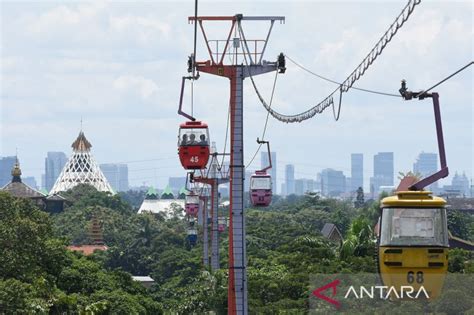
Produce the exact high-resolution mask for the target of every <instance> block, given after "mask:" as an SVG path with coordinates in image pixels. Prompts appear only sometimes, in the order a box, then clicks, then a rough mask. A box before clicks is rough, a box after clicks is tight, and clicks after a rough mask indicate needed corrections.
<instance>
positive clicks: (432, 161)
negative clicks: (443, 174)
mask: <svg viewBox="0 0 474 315" xmlns="http://www.w3.org/2000/svg"><path fill="white" fill-rule="evenodd" d="M437 170H438V154H436V153H424V152H422V153H420V154H419V155H418V158H417V159H416V162H415V163H413V173H415V174H419V175H421V176H422V177H423V178H424V177H428V176H430V175H433V174H434V173H436V172H437ZM427 189H428V190H431V191H437V190H438V182H435V183H433V184H431V185H429V186H428V187H427Z"/></svg>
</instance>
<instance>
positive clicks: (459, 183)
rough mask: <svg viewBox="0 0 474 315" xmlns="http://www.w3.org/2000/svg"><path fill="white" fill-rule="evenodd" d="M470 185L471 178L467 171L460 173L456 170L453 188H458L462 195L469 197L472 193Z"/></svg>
mask: <svg viewBox="0 0 474 315" xmlns="http://www.w3.org/2000/svg"><path fill="white" fill-rule="evenodd" d="M469 186H470V185H469V179H468V178H467V176H466V174H465V173H463V174H462V175H459V174H458V173H457V172H456V173H455V174H454V177H453V179H452V181H451V189H453V190H458V191H459V193H460V194H461V196H463V197H467V196H469V194H470V191H469Z"/></svg>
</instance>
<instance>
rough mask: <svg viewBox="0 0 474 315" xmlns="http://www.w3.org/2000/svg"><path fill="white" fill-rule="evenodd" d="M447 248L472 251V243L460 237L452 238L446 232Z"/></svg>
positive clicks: (451, 235) (473, 248) (473, 244)
mask: <svg viewBox="0 0 474 315" xmlns="http://www.w3.org/2000/svg"><path fill="white" fill-rule="evenodd" d="M448 239H449V247H451V248H462V249H465V250H470V251H473V250H474V243H473V242H471V241H468V240H464V239H462V238H460V237H456V236H454V235H453V234H452V233H451V231H448Z"/></svg>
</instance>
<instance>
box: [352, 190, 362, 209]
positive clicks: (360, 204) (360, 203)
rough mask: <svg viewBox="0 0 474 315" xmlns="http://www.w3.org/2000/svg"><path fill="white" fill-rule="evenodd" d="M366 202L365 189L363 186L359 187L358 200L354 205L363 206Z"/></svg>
mask: <svg viewBox="0 0 474 315" xmlns="http://www.w3.org/2000/svg"><path fill="white" fill-rule="evenodd" d="M364 204H365V201H364V189H362V187H359V188H357V196H356V201H355V202H354V207H356V208H362V207H363V206H364Z"/></svg>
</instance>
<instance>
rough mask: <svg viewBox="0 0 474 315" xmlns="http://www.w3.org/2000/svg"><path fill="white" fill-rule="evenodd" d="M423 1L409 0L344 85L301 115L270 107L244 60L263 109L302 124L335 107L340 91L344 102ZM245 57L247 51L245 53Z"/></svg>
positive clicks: (278, 118)
mask: <svg viewBox="0 0 474 315" xmlns="http://www.w3.org/2000/svg"><path fill="white" fill-rule="evenodd" d="M420 3H421V0H409V1H408V3H407V4H406V5H405V7H404V8H403V10H402V11H401V13H400V14H399V15H398V16H397V18H396V19H395V21H394V22H393V23H392V24H391V25H390V27H389V28H388V29H387V31H386V32H385V33H384V34H383V35H382V37H381V38H380V39H379V41H378V42H377V43H376V44H375V46H374V47H373V48H372V49H371V50H370V52H369V53H368V54H367V55H366V56H365V58H364V59H362V61H361V63H360V64H359V65H358V66H357V67H356V68H355V69H354V71H352V72H351V74H350V75H349V76H348V77H347V78H346V79H345V80H344V81H343V82H342V84H340V85H339V87H338V88H337V89H335V90H334V92H332V93H330V94H329V95H328V96H327V97H326V98H325V99H323V100H322V101H321V102H319V103H318V104H317V105H315V106H313V107H312V108H310V109H308V110H306V111H304V112H302V113H299V114H295V115H284V114H281V113H279V112H277V111H275V110H273V109H271V107H270V106H268V104H267V103H266V101H265V99H264V98H263V97H262V95H261V93H260V91H259V90H258V88H257V85H256V84H255V81H254V79H253V77H252V75H251V73H250V68H249V65H248V62H247V59H246V58H244V60H245V63H246V66H247V68H248V70H249V77H250V81H251V82H252V85H253V87H254V90H255V93H256V94H257V96H258V98H259V99H260V102H261V103H262V105H263V107H264V108H265V109H266V110H267V111H268V112H269V113H270V114H271V115H272V116H273V117H274V118H275V119H277V120H279V121H281V122H285V123H294V122H302V121H304V120H307V119H310V118H312V117H314V116H315V115H316V114H320V113H322V112H323V111H324V110H325V109H326V108H328V107H329V106H331V105H332V106H334V99H333V95H334V93H336V92H337V91H338V90H339V92H340V93H341V95H340V96H339V101H342V93H343V92H347V91H348V90H349V89H350V88H352V86H353V85H354V83H355V82H356V81H357V80H359V79H360V78H361V77H362V76H363V75H364V73H365V71H366V70H367V69H368V68H369V67H370V66H371V65H372V64H373V63H374V61H375V59H377V57H378V56H379V55H381V54H382V51H383V50H384V48H385V47H386V46H387V44H388V43H389V42H390V41H391V40H392V38H393V36H395V34H396V33H397V32H398V30H399V29H400V28H401V27H402V26H403V25H404V24H405V22H406V21H407V20H408V18H409V17H410V15H411V14H412V13H413V11H414V9H415V6H416V5H418V4H420ZM239 32H240V33H241V36H242V38H243V40H244V42H246V39H245V36H244V34H243V32H242V29H241V27H240V26H239ZM244 57H245V51H244ZM340 106H341V104H339V109H338V113H339V114H340ZM334 115H335V111H334ZM334 118H335V119H336V121H337V120H338V119H339V115H337V116H336V115H335V117H334Z"/></svg>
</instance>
